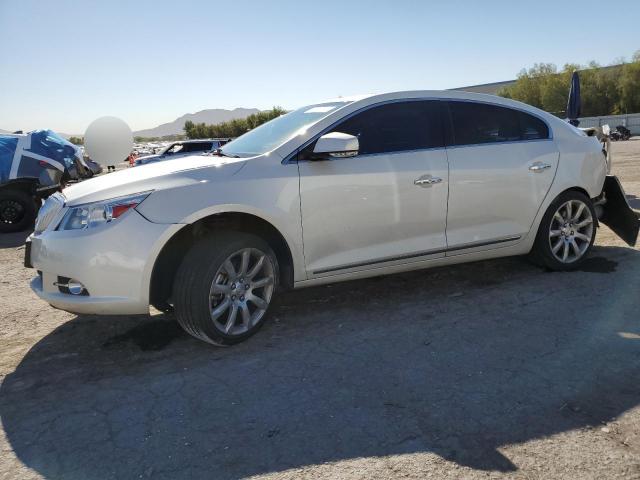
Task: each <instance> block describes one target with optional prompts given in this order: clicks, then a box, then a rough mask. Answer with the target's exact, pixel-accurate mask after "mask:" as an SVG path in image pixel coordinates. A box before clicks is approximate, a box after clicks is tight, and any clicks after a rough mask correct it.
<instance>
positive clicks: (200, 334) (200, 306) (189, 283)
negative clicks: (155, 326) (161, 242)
mask: <svg viewBox="0 0 640 480" xmlns="http://www.w3.org/2000/svg"><path fill="white" fill-rule="evenodd" d="M246 249H251V250H252V251H256V252H261V253H263V254H264V255H265V258H268V260H269V261H270V262H271V263H270V264H269V266H270V268H271V270H270V271H271V272H272V276H273V279H272V283H271V284H270V290H269V292H270V293H269V295H268V297H269V298H268V301H267V306H266V309H262V313H261V315H260V318H259V319H258V320H256V323H255V324H254V325H253V326H251V327H250V328H248V330H247V331H243V332H241V333H225V331H223V329H222V328H220V327H219V326H218V325H216V322H215V321H214V320H213V318H212V314H211V311H212V303H211V302H213V301H215V299H213V297H212V296H211V288H212V283H213V282H214V280H215V279H216V278H217V277H219V275H221V273H220V270H221V269H222V268H223V263H224V262H225V261H226V260H227V259H228V258H229V257H230V256H232V255H234V254H236V253H237V252H240V251H242V250H246ZM265 262H266V259H265V260H264V261H263V263H265ZM238 271H241V267H240V268H239V269H238ZM229 283H230V281H229ZM242 283H244V282H242ZM277 284H278V262H277V259H276V255H275V253H274V252H273V250H272V249H271V247H270V246H269V245H268V244H267V243H266V242H265V241H264V240H262V239H261V238H259V237H257V236H255V235H251V234H247V233H242V232H224V233H217V234H213V235H210V236H208V237H205V238H203V239H202V240H200V241H199V242H198V243H197V244H195V245H194V246H193V247H192V248H191V250H189V252H188V253H187V255H186V256H185V258H184V260H183V261H182V263H181V264H180V267H179V268H178V272H177V274H176V278H175V281H174V285H173V303H174V311H175V315H176V319H177V320H178V323H179V324H180V326H182V328H183V329H184V330H185V331H186V332H187V333H189V334H190V335H192V336H194V337H196V338H199V339H201V340H204V341H205V342H208V343H211V344H213V345H218V346H225V345H233V344H235V343H239V342H242V341H243V340H246V339H247V338H249V337H251V336H252V335H254V334H255V333H256V332H257V331H258V330H259V329H260V328H261V327H262V325H264V322H265V320H266V319H267V313H268V307H269V304H270V303H271V299H272V295H273V292H274V290H275V287H276V285H277ZM233 285H235V283H234V284H233ZM243 287H244V286H243ZM256 288H257V289H259V288H260V287H256ZM262 288H269V287H262ZM246 292H247V300H246V302H245V303H246V304H247V305H249V302H250V300H249V293H250V290H246ZM251 292H253V291H252V290H251ZM220 295H221V296H222V297H223V298H227V297H225V295H226V294H220ZM229 298H231V297H229ZM229 298H227V300H228V299H229ZM234 298H235V297H234ZM238 298H240V297H238ZM243 300H244V297H243ZM255 311H257V310H254V312H253V313H255ZM223 316H224V315H221V317H223ZM238 316H239V317H241V315H240V314H238ZM228 318H231V313H230V312H229V317H228ZM238 320H239V321H242V323H243V324H244V321H243V320H244V319H242V318H238ZM251 323H252V322H251V321H248V322H247V324H248V325H251ZM239 327H242V325H240V326H239ZM234 328H235V327H234Z"/></svg>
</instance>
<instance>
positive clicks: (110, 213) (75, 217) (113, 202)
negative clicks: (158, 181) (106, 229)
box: [58, 192, 151, 230]
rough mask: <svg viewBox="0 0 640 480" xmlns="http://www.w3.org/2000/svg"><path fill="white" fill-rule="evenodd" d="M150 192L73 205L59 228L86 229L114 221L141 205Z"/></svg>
mask: <svg viewBox="0 0 640 480" xmlns="http://www.w3.org/2000/svg"><path fill="white" fill-rule="evenodd" d="M150 193H151V192H144V193H136V194H135V195H128V196H126V197H119V198H112V199H110V200H104V201H101V202H94V203H86V204H84V205H78V206H77V207H71V208H69V211H67V213H66V214H65V215H64V218H63V219H62V221H61V222H60V225H58V230H84V229H87V228H94V227H97V226H99V225H103V224H105V223H109V222H113V221H114V220H116V219H118V218H119V217H120V216H121V215H122V214H124V213H125V212H127V211H128V210H130V209H132V208H134V207H136V206H138V205H140V204H141V203H142V201H143V200H144V199H145V198H147V196H148V195H149V194H150Z"/></svg>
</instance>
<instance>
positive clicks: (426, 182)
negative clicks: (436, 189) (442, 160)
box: [413, 175, 442, 187]
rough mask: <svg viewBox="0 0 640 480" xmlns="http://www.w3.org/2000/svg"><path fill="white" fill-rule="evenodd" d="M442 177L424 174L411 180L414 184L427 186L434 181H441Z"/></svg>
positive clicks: (434, 182)
mask: <svg viewBox="0 0 640 480" xmlns="http://www.w3.org/2000/svg"><path fill="white" fill-rule="evenodd" d="M441 182H442V179H441V178H440V177H432V176H431V175H424V176H422V177H420V178H418V179H416V180H414V181H413V184H414V185H418V186H419V187H429V186H431V185H435V184H436V183H441Z"/></svg>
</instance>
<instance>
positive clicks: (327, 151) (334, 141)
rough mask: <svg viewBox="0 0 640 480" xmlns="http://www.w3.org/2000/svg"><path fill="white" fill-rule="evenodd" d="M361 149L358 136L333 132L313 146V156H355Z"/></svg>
mask: <svg viewBox="0 0 640 480" xmlns="http://www.w3.org/2000/svg"><path fill="white" fill-rule="evenodd" d="M359 149H360V143H359V142H358V138H357V137H354V136H353V135H349V134H347V133H340V132H332V133H327V134H326V135H323V136H321V137H320V138H319V139H318V141H317V142H316V145H315V147H314V148H313V157H314V159H316V160H323V159H327V158H346V157H355V156H356V155H358V150H359Z"/></svg>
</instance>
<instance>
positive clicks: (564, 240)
mask: <svg viewBox="0 0 640 480" xmlns="http://www.w3.org/2000/svg"><path fill="white" fill-rule="evenodd" d="M593 227H594V224H593V216H592V214H591V209H590V208H589V207H588V206H587V204H586V203H585V202H583V201H581V200H569V201H567V202H565V203H563V204H562V205H560V208H558V210H556V212H555V213H554V214H553V218H552V219H551V225H550V227H549V246H550V247H551V253H552V254H553V255H554V257H555V258H556V259H557V260H559V261H560V262H562V263H573V262H575V261H577V260H579V259H580V258H582V256H583V255H584V254H585V253H586V251H587V250H588V249H589V245H591V240H592V238H593Z"/></svg>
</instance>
